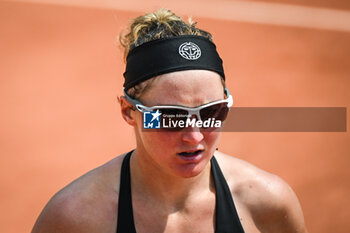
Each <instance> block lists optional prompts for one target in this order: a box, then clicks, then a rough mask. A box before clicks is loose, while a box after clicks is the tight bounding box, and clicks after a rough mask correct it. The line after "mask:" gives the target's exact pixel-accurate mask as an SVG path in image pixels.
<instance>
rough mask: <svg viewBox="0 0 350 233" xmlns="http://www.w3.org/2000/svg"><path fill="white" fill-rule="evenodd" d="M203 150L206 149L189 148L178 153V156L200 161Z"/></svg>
mask: <svg viewBox="0 0 350 233" xmlns="http://www.w3.org/2000/svg"><path fill="white" fill-rule="evenodd" d="M203 152H204V150H189V151H183V152H180V153H177V156H178V157H179V158H180V159H181V160H183V161H186V162H198V161H199V160H200V159H201V158H202V156H203V154H204V153H203Z"/></svg>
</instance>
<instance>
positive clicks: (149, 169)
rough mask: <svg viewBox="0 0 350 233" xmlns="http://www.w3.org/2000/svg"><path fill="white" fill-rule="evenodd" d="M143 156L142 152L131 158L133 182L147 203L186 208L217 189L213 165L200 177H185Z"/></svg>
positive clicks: (205, 169)
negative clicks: (169, 171)
mask: <svg viewBox="0 0 350 233" xmlns="http://www.w3.org/2000/svg"><path fill="white" fill-rule="evenodd" d="M141 153H145V152H143V151H141V150H139V149H138V150H136V151H134V153H133V155H132V157H131V164H130V166H131V168H130V169H131V173H132V176H131V179H132V183H133V184H134V185H133V192H134V191H135V193H136V194H138V193H139V194H142V197H143V198H146V199H147V201H150V200H155V201H156V202H157V203H163V204H164V205H169V206H182V205H184V204H185V202H186V201H187V200H188V199H189V198H190V197H195V196H201V195H203V194H205V193H207V192H210V191H213V190H214V187H213V186H214V185H213V181H212V180H211V172H210V162H209V163H208V164H207V165H206V167H205V168H204V169H203V170H202V171H201V172H200V173H199V174H198V175H197V176H194V177H190V178H185V177H179V176H175V175H174V174H170V173H167V172H165V171H163V170H162V168H160V167H159V165H158V164H156V163H155V162H154V161H153V160H151V159H149V156H147V155H145V154H141Z"/></svg>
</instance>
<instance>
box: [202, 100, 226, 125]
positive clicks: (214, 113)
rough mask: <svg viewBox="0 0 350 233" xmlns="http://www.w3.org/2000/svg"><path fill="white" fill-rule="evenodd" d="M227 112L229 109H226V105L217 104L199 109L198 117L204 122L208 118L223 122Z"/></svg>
mask: <svg viewBox="0 0 350 233" xmlns="http://www.w3.org/2000/svg"><path fill="white" fill-rule="evenodd" d="M228 110H229V108H228V107H227V103H219V104H215V105H212V106H208V107H206V108H203V109H201V110H200V116H201V119H202V121H205V120H207V119H209V118H214V120H220V121H224V120H225V119H226V117H227V113H228Z"/></svg>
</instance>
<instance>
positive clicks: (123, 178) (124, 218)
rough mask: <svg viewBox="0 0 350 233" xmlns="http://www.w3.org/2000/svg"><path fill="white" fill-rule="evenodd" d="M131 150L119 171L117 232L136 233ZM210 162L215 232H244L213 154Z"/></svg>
mask: <svg viewBox="0 0 350 233" xmlns="http://www.w3.org/2000/svg"><path fill="white" fill-rule="evenodd" d="M132 152H133V151H130V152H128V153H127V154H126V155H125V157H124V159H123V163H122V167H121V172H120V188H119V201H118V222H117V231H116V232H117V233H136V229H135V224H134V215H133V208H132V198H131V183H130V180H131V179H130V157H131V154H132ZM210 163H211V173H212V176H213V180H214V185H215V190H216V201H215V205H216V206H215V208H216V211H215V222H216V224H215V233H244V230H243V227H242V224H241V222H240V220H239V216H238V213H237V210H236V207H235V205H234V201H233V198H232V194H231V191H230V189H229V187H228V185H227V182H226V180H225V177H224V175H223V173H222V171H221V169H220V167H219V164H218V162H217V160H216V158H215V157H214V156H213V157H212V159H211V160H210Z"/></svg>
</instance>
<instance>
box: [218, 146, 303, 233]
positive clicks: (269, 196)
mask: <svg viewBox="0 0 350 233" xmlns="http://www.w3.org/2000/svg"><path fill="white" fill-rule="evenodd" d="M215 157H216V158H217V160H218V162H219V164H220V167H221V169H222V171H223V173H224V175H225V178H226V180H227V183H228V185H229V187H230V189H231V192H232V195H233V197H234V199H235V202H239V203H240V204H242V205H243V206H244V207H245V208H246V209H247V210H248V211H249V213H250V215H251V217H252V219H253V221H254V222H255V224H256V226H257V227H258V228H259V230H261V231H262V232H285V233H288V232H291V233H292V232H293V233H297V232H300V233H306V229H305V224H304V217H303V213H302V210H301V207H300V204H299V201H298V198H297V196H296V195H295V193H294V191H293V190H292V188H291V187H290V186H289V185H288V184H287V183H286V182H285V181H284V180H283V179H281V178H280V177H278V176H277V175H274V174H271V173H269V172H266V171H263V170H261V169H259V168H257V167H255V166H254V165H252V164H250V163H248V162H246V161H243V160H240V159H237V158H234V157H232V156H229V155H225V154H223V153H220V152H218V153H217V154H215Z"/></svg>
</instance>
